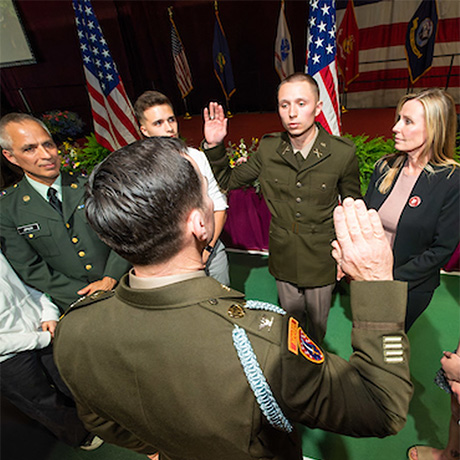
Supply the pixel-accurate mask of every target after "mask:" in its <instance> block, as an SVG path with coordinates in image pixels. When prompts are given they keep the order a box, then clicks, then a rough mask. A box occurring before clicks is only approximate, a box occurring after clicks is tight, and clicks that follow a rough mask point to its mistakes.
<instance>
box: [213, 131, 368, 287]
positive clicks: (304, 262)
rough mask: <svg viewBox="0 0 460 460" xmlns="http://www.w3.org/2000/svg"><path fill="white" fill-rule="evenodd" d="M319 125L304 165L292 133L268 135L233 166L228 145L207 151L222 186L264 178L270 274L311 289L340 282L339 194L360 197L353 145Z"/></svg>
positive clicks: (262, 182) (224, 187)
mask: <svg viewBox="0 0 460 460" xmlns="http://www.w3.org/2000/svg"><path fill="white" fill-rule="evenodd" d="M318 127H319V134H318V137H317V139H316V141H315V143H314V145H313V147H312V149H311V151H310V153H309V154H308V157H307V159H306V160H305V161H304V162H303V163H302V165H301V166H300V167H299V165H298V162H297V158H296V156H295V155H294V152H293V150H292V145H291V143H290V141H289V138H288V135H287V133H274V134H267V135H265V136H264V137H263V138H262V140H261V141H260V145H259V148H258V150H257V152H256V153H255V154H254V155H253V156H252V157H250V158H249V160H248V161H247V162H246V163H242V164H240V165H239V166H237V167H235V168H234V169H231V168H230V166H229V165H228V161H227V157H226V155H225V149H224V146H223V144H221V145H220V146H217V147H215V148H213V149H208V150H205V153H206V155H207V156H208V159H209V162H210V163H211V166H212V168H213V171H214V175H215V177H216V180H217V182H218V183H219V185H220V186H221V187H222V188H223V189H225V190H229V189H235V188H239V187H243V186H246V185H250V184H251V183H252V182H253V181H254V180H255V179H257V178H259V180H260V185H261V189H262V193H263V195H264V198H265V201H266V203H267V205H268V208H269V209H270V212H271V215H272V221H271V225H270V241H269V251H270V258H269V268H270V273H271V274H272V275H273V276H274V277H275V278H277V279H279V280H281V281H288V282H290V283H293V284H295V285H297V286H299V287H309V288H312V287H319V286H326V285H328V284H333V283H334V282H335V278H336V264H335V262H334V259H333V258H332V256H331V247H330V243H331V241H332V240H333V239H334V238H335V234H334V225H333V221H332V211H333V209H334V208H335V207H336V206H337V204H338V199H339V195H340V196H341V197H342V199H343V198H346V197H347V196H352V197H353V198H358V197H360V196H361V195H360V185H359V169H358V159H357V157H356V155H355V146H354V144H353V143H352V142H351V141H350V140H348V139H344V138H341V137H335V136H331V135H329V134H328V133H327V132H326V131H325V130H324V129H323V128H322V127H321V126H320V125H318Z"/></svg>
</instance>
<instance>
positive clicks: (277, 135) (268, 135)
mask: <svg viewBox="0 0 460 460" xmlns="http://www.w3.org/2000/svg"><path fill="white" fill-rule="evenodd" d="M281 134H282V133H279V132H278V133H267V134H264V135H263V136H262V138H261V139H270V138H278V137H281Z"/></svg>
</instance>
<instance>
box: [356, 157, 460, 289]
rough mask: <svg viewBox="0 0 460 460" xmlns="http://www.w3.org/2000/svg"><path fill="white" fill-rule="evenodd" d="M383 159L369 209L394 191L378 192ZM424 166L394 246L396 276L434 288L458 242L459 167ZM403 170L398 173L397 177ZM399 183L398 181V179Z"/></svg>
mask: <svg viewBox="0 0 460 460" xmlns="http://www.w3.org/2000/svg"><path fill="white" fill-rule="evenodd" d="M380 164H381V163H380V162H379V163H378V164H377V165H376V166H375V169H374V172H373V174H372V177H371V180H370V183H369V187H368V189H367V192H366V196H365V198H364V200H365V202H366V204H367V206H368V207H369V208H374V209H376V210H379V209H380V207H381V206H382V204H383V203H384V201H385V200H386V199H387V198H388V196H389V195H390V193H391V191H392V190H393V186H394V183H393V185H392V187H391V189H390V190H389V191H388V192H387V193H386V194H384V195H383V194H381V193H380V192H379V191H378V186H379V183H380V182H379V179H380V178H381V177H382V175H383V172H384V171H382V172H381V171H380ZM434 170H435V173H434V174H433V173H429V172H427V171H426V169H424V170H423V171H422V173H421V174H420V176H419V178H418V179H417V182H416V183H415V185H414V188H413V190H412V192H411V194H410V196H409V199H408V201H407V203H406V205H405V206H404V208H403V211H402V213H401V216H400V219H399V222H398V226H397V230H396V236H395V241H394V246H393V254H394V258H395V260H394V269H393V273H394V277H395V279H397V280H401V281H408V283H409V289H417V290H418V291H431V290H434V289H435V288H436V287H437V286H439V282H440V274H439V272H440V269H441V268H442V267H443V266H444V265H445V264H446V263H447V262H448V261H449V259H450V257H451V256H452V253H453V252H454V250H455V248H456V247H457V245H458V243H459V239H460V238H459V231H460V217H459V216H460V200H459V191H460V169H459V168H455V170H454V171H452V168H451V167H448V168H441V167H434ZM400 173H401V171H399V172H398V177H399V174H400ZM395 182H396V180H395Z"/></svg>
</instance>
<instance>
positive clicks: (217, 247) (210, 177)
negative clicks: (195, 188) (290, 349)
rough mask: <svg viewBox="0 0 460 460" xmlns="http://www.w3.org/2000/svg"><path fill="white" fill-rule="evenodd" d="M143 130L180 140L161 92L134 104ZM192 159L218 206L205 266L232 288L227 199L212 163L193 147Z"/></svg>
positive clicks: (189, 151) (149, 134) (150, 93)
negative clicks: (225, 233) (225, 230)
mask: <svg viewBox="0 0 460 460" xmlns="http://www.w3.org/2000/svg"><path fill="white" fill-rule="evenodd" d="M134 111H135V113H136V117H137V119H138V121H139V125H140V130H141V132H142V134H143V135H144V136H145V137H154V136H167V137H174V138H178V137H179V131H178V124H177V119H176V115H175V114H174V109H173V106H172V103H171V101H170V100H169V98H168V97H167V96H165V95H164V94H162V93H160V92H158V91H146V92H145V93H143V94H142V95H141V96H139V98H138V99H137V101H136V103H135V104H134ZM187 155H189V156H190V157H191V158H193V160H194V161H195V162H196V163H197V165H198V167H199V169H200V171H201V174H203V176H204V177H206V179H207V181H208V193H209V196H210V197H211V199H212V201H213V202H214V221H215V233H214V238H213V239H212V241H210V242H209V244H208V245H207V246H206V248H205V250H204V251H203V263H204V264H206V272H207V274H208V275H209V276H212V277H213V278H215V279H216V280H217V281H219V282H220V283H222V284H225V285H229V284H230V278H229V273H228V259H227V254H226V252H225V246H224V244H223V243H222V241H221V240H220V239H219V236H220V234H221V233H222V230H223V228H224V224H225V220H226V217H227V211H226V209H227V207H228V206H227V199H226V197H225V195H224V194H223V193H222V192H221V191H220V190H219V187H218V185H217V183H216V179H215V178H214V174H213V173H212V170H211V167H210V165H209V162H208V160H207V158H206V155H204V153H203V152H201V151H199V150H197V149H194V148H192V147H188V148H187Z"/></svg>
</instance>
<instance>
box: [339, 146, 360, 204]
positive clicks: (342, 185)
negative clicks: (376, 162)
mask: <svg viewBox="0 0 460 460" xmlns="http://www.w3.org/2000/svg"><path fill="white" fill-rule="evenodd" d="M350 150H351V152H350V154H349V155H350V159H349V161H348V162H347V163H346V164H345V167H344V169H343V171H342V175H341V177H340V179H339V184H338V186H339V193H340V195H341V197H342V200H344V199H345V198H346V197H348V196H351V197H352V198H355V199H357V198H361V197H362V195H361V185H360V180H359V164H358V157H357V156H356V147H355V146H353V147H351V149H350Z"/></svg>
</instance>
